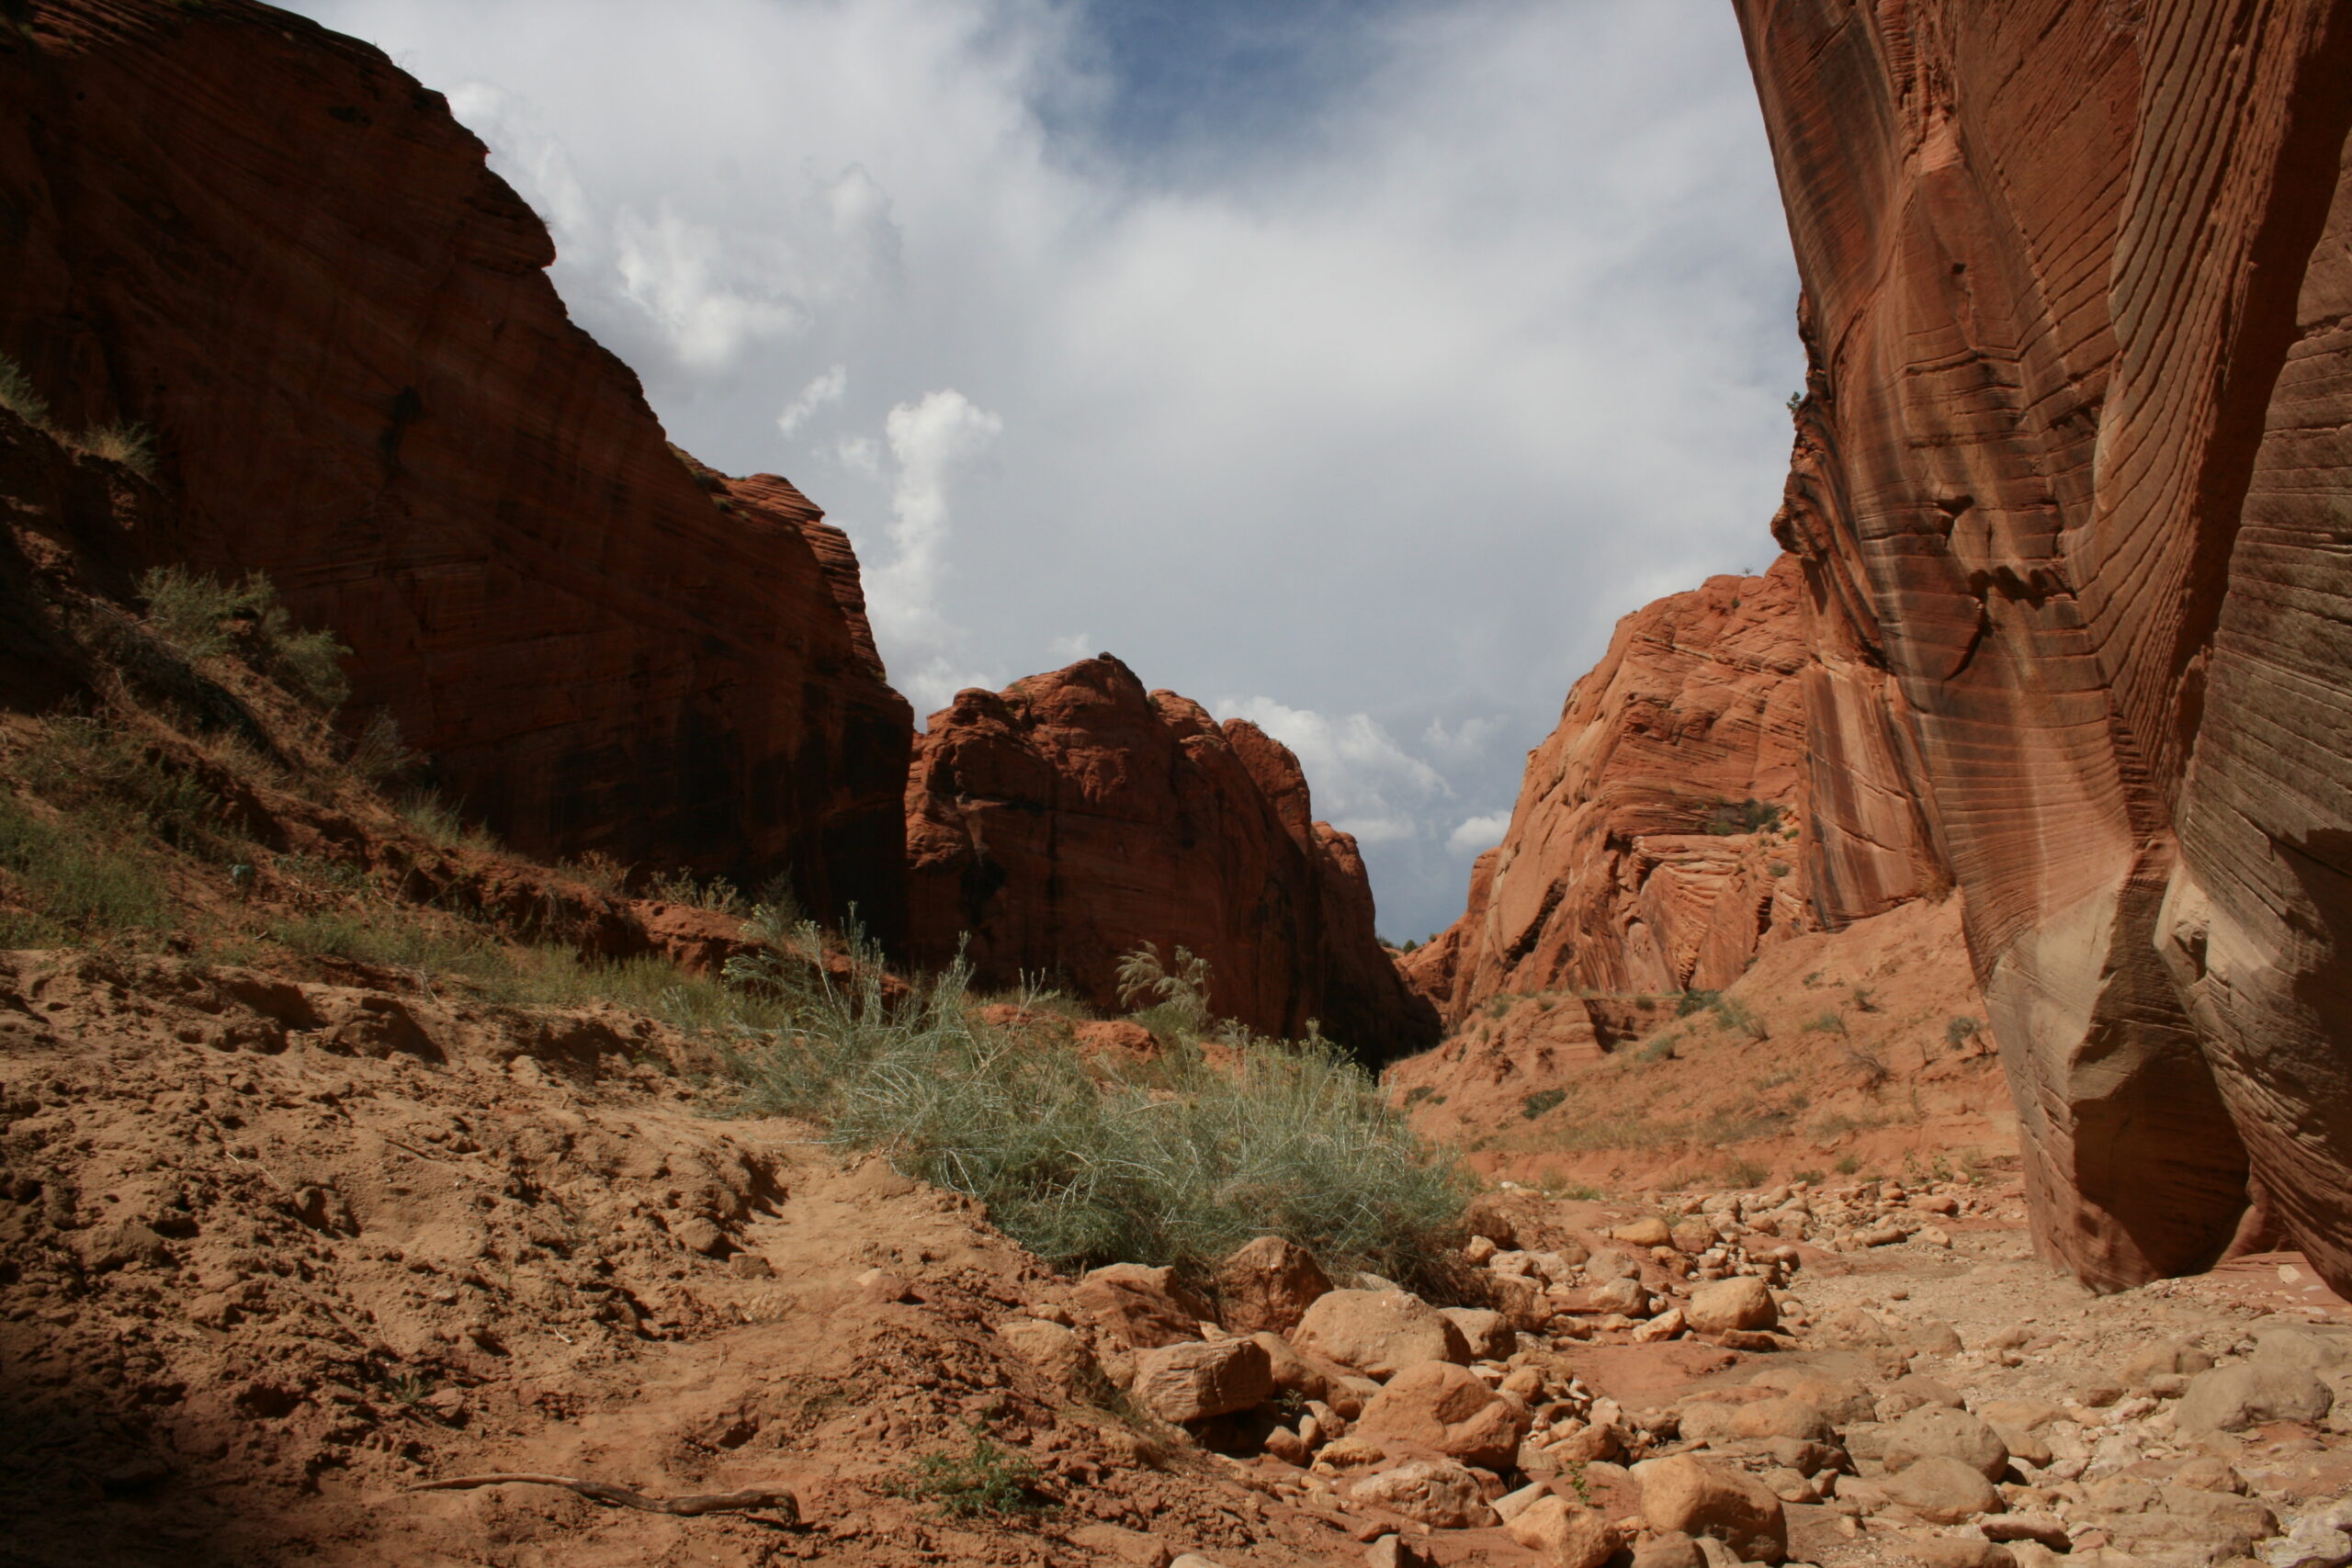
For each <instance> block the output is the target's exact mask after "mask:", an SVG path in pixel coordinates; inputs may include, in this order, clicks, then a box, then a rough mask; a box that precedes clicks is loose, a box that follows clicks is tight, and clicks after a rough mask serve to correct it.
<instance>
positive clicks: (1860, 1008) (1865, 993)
mask: <svg viewBox="0 0 2352 1568" xmlns="http://www.w3.org/2000/svg"><path fill="white" fill-rule="evenodd" d="M1847 996H1848V998H1849V999H1850V1000H1851V1001H1852V1002H1853V1004H1854V1010H1855V1011H1856V1012H1876V1011H1878V998H1877V997H1876V996H1874V995H1872V994H1871V988H1870V987H1868V986H1856V987H1854V988H1853V989H1852V990H1850V991H1849V992H1848V993H1847Z"/></svg>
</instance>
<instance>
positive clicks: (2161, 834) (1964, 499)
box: [1737, 0, 2352, 1289]
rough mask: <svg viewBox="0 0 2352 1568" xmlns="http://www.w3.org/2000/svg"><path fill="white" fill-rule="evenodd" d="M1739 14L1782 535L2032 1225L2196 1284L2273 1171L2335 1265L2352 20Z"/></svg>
mask: <svg viewBox="0 0 2352 1568" xmlns="http://www.w3.org/2000/svg"><path fill="white" fill-rule="evenodd" d="M1737 7H1738V11H1739V15H1740V20H1741V23H1742V26H1743V28H1745V31H1746V35H1747V45H1748V51H1749V56H1750V59H1751V62H1752V63H1753V66H1754V70H1755V74H1756V78H1757V82H1758V90H1759V93H1760V95H1761V97H1762V100H1763V105H1764V111H1765V118H1766V121H1767V124H1768V127H1769V129H1770V136H1771V140H1772V144H1773V148H1774V152H1775V154H1776V157H1777V160H1778V164H1779V168H1780V175H1781V185H1782V188H1783V193H1784V196H1785V197H1786V201H1787V206H1788V209H1789V219H1790V227H1791V231H1792V236H1793V238H1794V242H1795V246H1796V253H1797V258H1798V263H1799V266H1800V270H1801V272H1802V274H1803V276H1804V284H1805V306H1804V317H1803V325H1804V331H1805V333H1806V338H1807V343H1808V346H1809V348H1810V350H1811V353H1812V356H1813V367H1812V372H1811V375H1810V378H1809V396H1808V397H1807V399H1806V401H1805V403H1804V409H1803V411H1802V412H1801V413H1800V415H1799V431H1798V442H1797V452H1796V457H1795V460H1794V463H1793V466H1792V474H1791V479H1790V484H1789V492H1788V501H1787V504H1786V506H1785V507H1784V509H1783V511H1782V513H1781V516H1780V518H1779V519H1778V520H1777V522H1776V525H1775V527H1776V532H1777V533H1778V534H1779V535H1780V536H1781V541H1782V543H1783V544H1784V545H1785V546H1787V547H1789V548H1790V549H1792V551H1794V552H1795V553H1796V554H1797V555H1798V556H1799V557H1800V558H1802V559H1803V561H1804V572H1805V584H1806V592H1807V594H1808V596H1809V598H1810V601H1811V604H1810V611H1811V614H1812V615H1813V616H1814V618H1815V625H1816V627H1817V636H1818V637H1820V639H1821V640H1822V643H1823V645H1824V646H1826V647H1834V648H1836V649H1840V650H1842V655H1841V656H1842V657H1843V658H1844V659H1845V660H1847V662H1848V665H1849V668H1850V669H1851V670H1853V671H1856V672H1857V673H1858V676H1859V677H1860V679H1861V680H1862V681H1863V682H1867V681H1868V680H1869V679H1870V678H1871V671H1883V672H1884V677H1883V699H1884V704H1885V711H1886V713H1887V715H1888V716H1889V719H1890V724H1889V727H1888V734H1889V735H1890V736H1891V738H1892V739H1891V742H1890V748H1889V754H1890V758H1891V760H1892V761H1894V764H1895V765H1896V767H1897V768H1898V769H1899V771H1900V772H1901V773H1903V774H1904V775H1905V776H1906V777H1907V780H1908V792H1909V793H1910V794H1911V795H1913V796H1914V797H1915V798H1917V800H1918V801H1919V802H1920V803H1921V805H1922V809H1923V812H1924V814H1925V816H1926V818H1927V819H1928V821H1929V822H1930V823H1931V824H1932V827H1933V831H1934V834H1935V838H1936V842H1937V845H1938V848H1939V852H1940V854H1941V856H1942V858H1943V859H1944V861H1945V862H1946V863H1948V864H1949V866H1950V868H1951V873H1952V874H1953V875H1954V876H1955V877H1956V879H1957V880H1958V882H1959V883H1960V885H1961V886H1962V888H1963V889H1964V891H1965V893H1966V910H1967V929H1968V940H1969V946H1970V950H1971V953H1972V954H1973V961H1974V964H1975V966H1976V969H1977V973H1978V975H1979V976H1980V977H1981V978H1982V980H1983V982H1984V986H1985V994H1986V998H1987V1002H1988V1006H1989V1008H1990V1010H1991V1014H1992V1019H1993V1022H1994V1027H1995V1029H1996V1032H1997V1034H1998V1036H1999V1039H2000V1042H2001V1046H2002V1051H2003V1054H2004V1057H2005V1062H2006V1065H2007V1070H2008V1073H2009V1075H2010V1078H2011V1084H2012V1087H2013V1089H2014V1090H2015V1092H2016V1095H2017V1099H2018V1107H2019V1111H2020V1118H2021V1131H2022V1135H2023V1138H2024V1142H2025V1145H2026V1148H2027V1154H2028V1174H2029V1179H2030V1192H2031V1196H2032V1201H2033V1209H2034V1214H2035V1223H2036V1229H2037V1235H2038V1237H2039V1240H2040V1243H2041V1247H2042V1248H2043V1250H2044V1251H2045V1253H2046V1254H2048V1255H2049V1256H2051V1257H2052V1258H2056V1259H2058V1260H2060V1261H2063V1262H2064V1263H2065V1264H2067V1265H2069V1266H2070V1267H2072V1268H2073V1269H2075V1270H2076V1271H2077V1272H2078V1273H2079V1274H2081V1275H2082V1276H2083V1277H2084V1278H2085V1279H2086V1280H2091V1281H2092V1282H2094V1283H2098V1284H2106V1285H2118V1284H2124V1283H2129V1282H2132V1281H2136V1280H2144V1279H2147V1278H2149V1277H2151V1276H2153V1275H2156V1274H2162V1273H2168V1272H2176V1271H2180V1270H2184V1269H2193V1268H2196V1267H2199V1266H2200V1265H2202V1264H2204V1263H2206V1262H2208V1261H2210V1260H2211V1258H2213V1257H2214V1256H2215V1255H2216V1254H2217V1253H2219V1252H2220V1251H2221V1250H2222V1247H2224V1246H2225V1245H2226V1243H2227V1242H2228V1240H2229V1238H2230V1236H2231V1234H2232V1231H2233V1228H2234V1227H2235V1225H2236V1224H2238V1221H2239V1218H2240V1215H2241V1213H2242V1212H2243V1211H2244V1209H2245V1204H2246V1201H2247V1195H2248V1183H2249V1175H2251V1179H2252V1181H2253V1183H2254V1185H2255V1188H2256V1190H2257V1191H2258V1192H2261V1193H2263V1194H2266V1195H2267V1199H2268V1201H2269V1206H2270V1208H2271V1210H2272V1213H2274V1214H2275V1216H2276V1217H2277V1219H2278V1221H2280V1222H2281V1223H2282V1224H2284V1225H2285V1227H2286V1228H2287V1230H2288V1231H2289V1232H2290V1234H2291V1235H2293V1237H2294V1238H2295V1239H2296V1240H2297V1241H2298V1242H2299V1243H2300V1244H2301V1245H2302V1246H2303V1247H2305V1248H2306V1249H2308V1250H2309V1252H2310V1253H2311V1255H2312V1258H2313V1259H2314V1261H2315V1262H2317V1263H2318V1264H2319V1266H2320V1267H2321V1269H2323V1271H2324V1273H2325V1274H2326V1275H2327V1277H2328V1279H2329V1280H2330V1282H2331V1283H2333V1284H2335V1285H2336V1286H2337V1287H2338V1288H2339V1289H2340V1288H2343V1287H2345V1286H2346V1284H2347V1283H2352V1225H2347V1224H2346V1219H2347V1217H2352V945H2348V944H2352V739H2348V738H2352V724H2347V722H2346V720H2347V712H2348V711H2352V628H2348V627H2347V625H2346V619H2347V618H2346V613H2345V610H2344V605H2345V604H2346V603H2352V554H2347V553H2346V551H2345V550H2344V548H2343V544H2342V541H2343V537H2344V535H2343V528H2344V520H2345V518H2346V514H2347V513H2346V507H2347V504H2352V483H2347V478H2346V476H2347V474H2352V328H2347V326H2346V321H2347V319H2352V192H2347V186H2346V172H2345V171H2346V158H2345V151H2346V133H2347V130H2352V92H2346V87H2345V84H2346V82H2347V81H2352V5H2346V4H2344V3H2341V0H2327V3H2323V0H2283V3H2277V4H2267V5H2266V4H2256V3H2254V0H2218V3H2215V0H2148V3H2147V4H2144V5H2133V6H2120V5H2105V4H2090V3H2088V0H2018V3H2017V4H2013V5H2007V6H1996V7H1986V6H1963V5H1960V4H1957V3H1951V0H1914V3H1913V4H1911V5H1909V6H1877V7H1864V6H1857V5H1853V4H1847V3H1842V0H1737ZM1868 805H1869V803H1868V802H1867V801H1860V800H1858V801H1855V802H1852V803H1848V804H1842V805H1841V804H1839V803H1837V802H1835V801H1831V800H1828V799H1826V798H1825V797H1824V795H1823V794H1822V792H1820V791H1818V790H1816V793H1815V802H1814V809H1815V815H1816V816H1817V817H1818V818H1822V820H1823V822H1824V825H1825V826H1824V831H1825V834H1826V833H1829V832H1833V831H1834V832H1844V833H1847V834H1849V835H1851V836H1852V837H1855V838H1857V839H1866V838H1868V837H1869V836H1870V833H1869V829H1868V828H1867V826H1866V824H1865V822H1864V820H1863V818H1864V816H1865V808H1866V807H1867V806H1868Z"/></svg>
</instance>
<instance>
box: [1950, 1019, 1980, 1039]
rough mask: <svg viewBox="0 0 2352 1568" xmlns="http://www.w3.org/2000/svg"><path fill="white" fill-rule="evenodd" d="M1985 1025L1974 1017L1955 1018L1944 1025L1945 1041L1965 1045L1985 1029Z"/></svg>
mask: <svg viewBox="0 0 2352 1568" xmlns="http://www.w3.org/2000/svg"><path fill="white" fill-rule="evenodd" d="M1984 1028H1985V1026H1984V1025H1983V1024H1982V1023H1979V1022H1978V1021H1976V1020H1974V1019H1973V1018H1955V1019H1953V1020H1952V1021H1951V1022H1950V1023H1947V1024H1945V1025H1944V1043H1945V1044H1947V1045H1964V1044H1966V1043H1968V1042H1970V1041H1971V1040H1973V1039H1975V1038H1976V1036H1977V1035H1978V1034H1979V1033H1981V1032H1983V1031H1984Z"/></svg>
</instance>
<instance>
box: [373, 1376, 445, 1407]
mask: <svg viewBox="0 0 2352 1568" xmlns="http://www.w3.org/2000/svg"><path fill="white" fill-rule="evenodd" d="M379 1381H380V1386H381V1387H382V1388H383V1391H384V1397H385V1398H386V1399H388V1400H390V1402H391V1403H392V1404H393V1406H394V1407H395V1408H397V1409H401V1410H406V1409H408V1408H409V1407H410V1406H412V1405H414V1404H422V1403H423V1402H424V1396H425V1395H426V1394H429V1393H432V1392H433V1380H432V1379H431V1378H429V1377H427V1376H425V1375H424V1373H423V1372H388V1373H386V1374H385V1375H384V1377H383V1378H382V1379H381V1380H379Z"/></svg>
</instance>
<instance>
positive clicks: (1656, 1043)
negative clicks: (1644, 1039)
mask: <svg viewBox="0 0 2352 1568" xmlns="http://www.w3.org/2000/svg"><path fill="white" fill-rule="evenodd" d="M1677 1043H1679V1042H1678V1040H1677V1037H1676V1036H1674V1035H1671V1034H1661V1035H1659V1036H1658V1037H1657V1039H1655V1040H1653V1041H1651V1042H1650V1043H1648V1044H1646V1045H1645V1046H1643V1047H1642V1049H1641V1053H1640V1055H1641V1059H1642V1060H1643V1061H1645V1062H1671V1061H1673V1060H1674V1047H1675V1045H1676V1044H1677Z"/></svg>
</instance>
